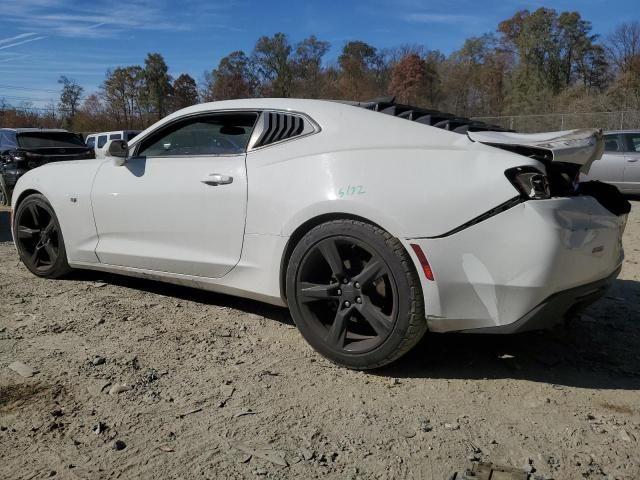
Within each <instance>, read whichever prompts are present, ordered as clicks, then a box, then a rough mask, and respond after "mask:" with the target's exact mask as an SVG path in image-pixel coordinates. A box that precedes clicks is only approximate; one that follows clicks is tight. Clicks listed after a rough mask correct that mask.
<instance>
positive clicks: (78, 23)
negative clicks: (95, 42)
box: [0, 0, 237, 38]
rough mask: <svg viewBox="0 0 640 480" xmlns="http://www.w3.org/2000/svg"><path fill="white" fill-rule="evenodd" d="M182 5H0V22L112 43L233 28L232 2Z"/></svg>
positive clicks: (52, 0)
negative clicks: (126, 36) (135, 36)
mask: <svg viewBox="0 0 640 480" xmlns="http://www.w3.org/2000/svg"><path fill="white" fill-rule="evenodd" d="M184 1H185V2H188V4H189V5H188V8H179V9H176V6H175V4H172V3H171V2H167V1H166V0H95V1H93V2H91V3H90V4H89V3H87V4H78V2H74V1H73V0H2V1H1V2H0V18H3V22H7V23H8V24H14V25H16V26H18V27H19V28H25V29H26V28H29V29H33V30H38V31H40V32H41V33H47V34H50V35H57V36H63V37H72V38H109V37H116V36H118V35H120V34H121V33H122V32H123V31H126V30H143V31H167V32H181V31H187V30H191V29H193V28H194V27H195V26H202V25H211V24H215V25H217V26H218V28H223V27H224V26H227V27H228V28H229V29H235V28H237V27H236V26H235V25H233V24H232V23H231V17H230V16H229V15H228V14H226V13H225V12H226V11H227V10H228V9H229V8H230V7H231V5H232V2H225V3H224V4H213V3H211V2H208V1H207V0H184ZM193 12H197V14H194V13H193Z"/></svg>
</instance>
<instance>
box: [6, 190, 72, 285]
mask: <svg viewBox="0 0 640 480" xmlns="http://www.w3.org/2000/svg"><path fill="white" fill-rule="evenodd" d="M13 237H14V239H15V242H16V248H17V249H18V254H19V256H20V260H22V263H24V265H25V267H27V269H28V270H29V271H30V272H31V273H33V274H34V275H37V276H38V277H43V278H58V277H61V276H63V275H66V274H67V273H69V272H70V271H71V268H70V267H69V264H68V263H67V252H66V249H65V246H64V239H63V238H62V230H60V224H59V223H58V218H57V217H56V214H55V212H54V211H53V207H51V204H50V203H49V202H48V201H47V199H46V198H45V197H44V196H43V195H40V194H33V195H29V196H28V197H27V198H25V199H24V200H23V201H22V202H21V203H20V204H19V205H18V208H17V209H16V213H15V219H14V225H13Z"/></svg>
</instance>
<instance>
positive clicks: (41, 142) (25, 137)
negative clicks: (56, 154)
mask: <svg viewBox="0 0 640 480" xmlns="http://www.w3.org/2000/svg"><path fill="white" fill-rule="evenodd" d="M18 146H20V147H22V148H28V149H32V148H69V147H84V146H85V144H84V142H83V141H82V138H80V137H79V136H78V135H76V134H74V133H69V132H22V133H19V134H18Z"/></svg>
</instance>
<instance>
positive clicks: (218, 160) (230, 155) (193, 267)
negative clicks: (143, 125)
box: [92, 112, 257, 278]
mask: <svg viewBox="0 0 640 480" xmlns="http://www.w3.org/2000/svg"><path fill="white" fill-rule="evenodd" d="M256 118H257V114H255V113H253V112H236V113H218V114H205V115H197V116H190V117H188V118H185V119H179V120H176V121H174V122H171V123H170V124H168V125H166V126H163V127H160V129H159V130H158V131H156V132H152V133H150V134H149V135H146V136H145V138H143V139H141V141H140V142H138V143H137V144H136V147H135V148H134V155H133V157H131V158H129V159H128V160H127V161H126V162H125V163H124V165H122V166H118V164H117V163H118V162H115V161H114V159H113V158H111V157H107V159H106V160H105V162H104V163H103V165H102V166H101V168H100V170H99V172H98V174H97V176H96V179H95V182H94V186H93V190H92V203H93V209H94V213H95V221H96V227H97V230H98V237H99V240H98V245H97V248H96V255H97V256H98V258H99V260H100V262H101V263H105V264H110V265H119V266H127V267H134V268H138V269H145V270H153V271H159V272H170V273H178V274H185V275H196V276H202V277H210V278H219V277H222V276H224V275H225V274H227V273H228V272H229V271H230V270H231V269H232V268H233V267H234V266H235V265H236V264H237V263H238V261H239V260H240V254H241V252H242V242H243V238H244V226H245V217H246V202H247V176H246V163H245V157H246V147H247V143H248V141H249V137H250V135H251V132H252V130H253V126H254V124H255V121H256Z"/></svg>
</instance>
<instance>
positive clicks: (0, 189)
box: [0, 175, 11, 207]
mask: <svg viewBox="0 0 640 480" xmlns="http://www.w3.org/2000/svg"><path fill="white" fill-rule="evenodd" d="M10 205H11V192H10V191H9V189H8V188H7V184H6V183H5V181H4V178H3V177H2V175H0V207H8V206H10Z"/></svg>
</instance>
